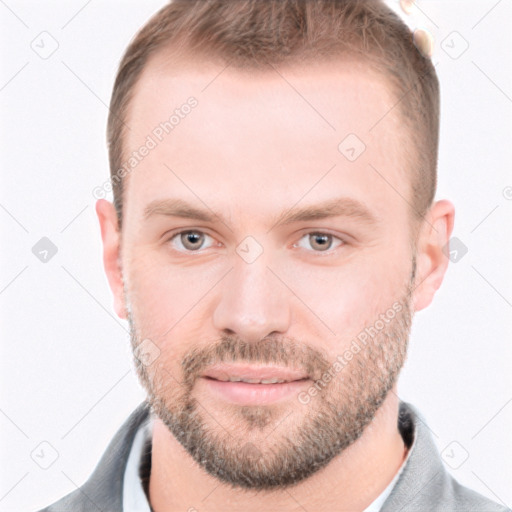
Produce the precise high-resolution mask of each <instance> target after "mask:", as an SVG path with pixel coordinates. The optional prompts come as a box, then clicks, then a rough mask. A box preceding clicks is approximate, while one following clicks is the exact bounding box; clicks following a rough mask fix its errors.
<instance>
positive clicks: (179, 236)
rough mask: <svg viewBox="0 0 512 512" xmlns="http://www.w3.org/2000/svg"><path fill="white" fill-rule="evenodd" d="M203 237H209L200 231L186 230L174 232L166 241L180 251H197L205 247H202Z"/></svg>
mask: <svg viewBox="0 0 512 512" xmlns="http://www.w3.org/2000/svg"><path fill="white" fill-rule="evenodd" d="M205 238H211V237H210V236H209V235H207V234H206V233H203V232H202V231H197V230H188V231H180V232H179V233H176V234H175V235H173V236H172V237H171V238H169V240H168V242H170V243H171V244H173V245H175V247H174V248H175V249H176V250H178V251H180V252H197V251H198V250H200V249H204V248H205V247H203V243H204V241H205ZM174 241H175V244H174Z"/></svg>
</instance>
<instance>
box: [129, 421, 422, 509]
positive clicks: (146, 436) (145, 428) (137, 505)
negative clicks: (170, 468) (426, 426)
mask: <svg viewBox="0 0 512 512" xmlns="http://www.w3.org/2000/svg"><path fill="white" fill-rule="evenodd" d="M152 427H153V420H152V418H151V415H150V416H149V417H148V420H147V421H146V422H144V423H142V424H141V426H140V427H139V429H138V431H137V433H136V435H135V438H134V440H133V444H132V447H131V450H130V455H129V457H128V462H127V464H126V469H125V473H124V485H123V512H151V509H150V507H149V503H148V500H147V498H146V493H145V492H144V488H143V486H142V481H141V479H140V476H139V464H140V462H141V460H142V458H143V455H144V454H143V450H144V446H145V445H146V442H147V441H148V440H150V439H151V436H152V431H153V428H152ZM415 441H416V436H414V442H413V444H412V446H411V447H410V448H409V452H408V453H407V457H406V458H405V460H404V462H403V463H402V465H401V466H400V469H399V470H398V471H397V473H396V475H395V476H394V478H393V480H392V481H391V482H390V483H389V485H388V486H387V487H386V488H385V489H384V490H383V491H382V493H381V494H380V495H379V496H377V498H376V499H375V500H374V501H373V502H372V503H371V504H370V505H369V506H368V507H366V508H365V509H364V510H363V512H379V511H380V509H381V508H382V505H383V504H384V502H385V501H386V499H387V498H388V496H389V495H390V494H391V491H392V490H393V487H394V486H395V484H396V482H397V480H398V478H399V477H400V474H401V473H402V471H403V469H404V467H405V464H406V463H407V460H408V459H409V456H410V455H411V452H412V450H413V448H414V444H415Z"/></svg>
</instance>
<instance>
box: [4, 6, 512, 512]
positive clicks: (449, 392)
mask: <svg viewBox="0 0 512 512" xmlns="http://www.w3.org/2000/svg"><path fill="white" fill-rule="evenodd" d="M389 3H390V4H391V5H392V6H393V7H395V8H396V9H398V4H397V2H396V1H394V0H389ZM163 4H164V2H163V1H161V0H159V1H156V0H144V2H142V1H123V2H120V1H112V0H109V1H106V0H103V1H99V0H92V1H89V2H87V1H85V0H73V1H70V0H67V1H66V2H64V1H59V2H56V1H55V2H41V1H39V2H36V1H20V0H18V1H15V0H5V1H0V22H1V27H2V29H1V44H0V47H1V52H2V59H1V62H2V65H1V70H0V108H1V118H0V119H1V121H0V129H1V135H0V137H1V154H0V159H1V160H0V161H1V163H2V187H1V193H0V206H1V207H0V226H1V229H2V249H3V255H2V266H1V270H0V319H1V333H2V345H1V351H2V352H1V359H0V364H1V367H0V376H1V377H0V378H1V384H2V386H1V396H0V430H1V432H2V439H1V445H0V449H1V453H0V460H1V461H2V464H1V473H0V510H1V511H16V512H17V511H21V510H26V511H30V510H37V509H38V508H40V507H43V506H44V505H47V504H49V503H50V502H53V501H55V500H57V499H58V498H60V497H61V496H63V495H64V494H67V493H68V492H71V491H73V490H74V489H76V488H77V486H79V485H81V484H82V483H83V482H84V481H85V480H86V479H87V477H88V476H89V475H90V473H91V471H92V470H93V468H94V466H95V464H96V463H97V462H98V460H99V458H100V457H101V455H102V453H103V451H104V449H105V448H106V446H107V444H108V442H109V441H110V440H111V438H112V436H113V435H114V433H115V432H116V430H117V429H118V428H119V426H120V425H121V424H122V423H123V421H124V420H125V419H126V417H127V416H128V415H129V414H130V412H131V411H132V410H133V409H134V408H135V407H136V406H137V405H138V404H139V403H140V401H142V400H143V398H144V393H143V391H142V389H141V388H140V387H139V385H138V382H137V379H136V376H135V374H134V372H133V370H132V362H131V351H130V347H129V338H128V332H127V329H128V326H127V324H126V323H125V322H123V321H121V320H119V319H117V317H116V316H115V313H114V312H113V309H112V298H111V294H110V290H109V288H108V286H107V281H106V278H105V277H104V272H103V268H102V263H101V245H100V232H99V227H98V222H97V218H96V216H95V212H94V203H95V199H94V198H93V196H92V190H93V189H94V188H95V187H96V186H98V185H101V184H102V183H104V181H105V180H106V179H107V178H108V172H109V171H108V163H107V151H106V145H105V127H106V121H107V114H108V109H107V105H108V102H109V99H110V94H111V90H112V86H113V82H114V77H115V72H116V68H117V65H118V62H119V60H120V58H121V55H122V53H123V51H124V49H125V47H126V45H127V43H128V42H129V40H130V39H131V38H132V36H133V35H134V34H135V32H136V31H137V29H138V28H139V27H141V26H142V25H143V24H144V22H145V21H146V20H147V19H148V18H149V17H150V16H151V15H152V14H153V13H154V12H156V10H158V9H159V8H160V7H161V6H162V5H163ZM511 20H512V5H511V2H510V1H509V0H501V1H497V0H479V1H475V0H472V1H469V0H458V1H453V0H450V2H446V1H445V0H443V1H440V0H436V1H428V0H423V1H420V2H418V6H417V7H416V8H414V10H413V12H412V13H411V15H410V16H409V17H408V19H407V22H408V24H409V25H410V26H411V27H413V28H414V27H421V28H426V29H428V30H430V31H431V33H432V34H433V36H434V39H435V47H434V54H433V57H432V59H433V61H434V63H437V67H436V69H437V72H438V75H439V79H440V82H441V93H442V121H441V145H440V157H439V187H438V194H437V198H438V199H440V198H448V199H450V200H451V201H453V202H454V204H455V206H456V222H455V230H454V236H457V237H458V238H459V239H460V240H462V241H463V243H464V244H465V245H466V246H467V248H468V253H467V254H466V255H465V256H464V257H463V258H462V259H460V260H459V261H458V262H457V263H453V264H451V265H450V268H449V270H448V273H447V276H446V279H445V282H444V283H443V285H442V287H441V289H440V290H439V292H438V294H437V296H436V298H435V300H434V302H433V304H432V305H431V306H430V307H429V308H428V309H427V310H425V311H422V312H420V313H418V314H417V316H416V317H415V320H414V325H413V332H412V339H411V346H410V352H409V358H408V362H407V364H406V367H405V368H404V371H403V373H402V377H401V381H400V386H399V395H400V397H401V398H402V399H404V400H406V401H408V402H411V403H413V404H414V405H416V406H417V408H418V409H419V410H420V411H421V413H422V414H423V416H424V417H425V419H426V420H427V421H428V425H429V427H430V428H431V429H432V432H433V435H434V439H435V441H436V443H437V445H438V447H439V450H440V451H443V450H444V449H445V448H446V447H447V446H448V445H450V443H452V442H453V441H456V442H457V443H458V444H455V445H454V444H452V445H451V446H450V448H449V449H448V450H449V453H450V454H453V455H454V456H455V458H456V459H458V460H462V459H463V458H464V456H465V453H466V452H467V454H468V455H469V457H468V458H467V460H466V461H465V462H463V463H462V465H461V466H460V467H459V468H458V469H451V468H450V471H451V472H452V473H453V474H454V475H455V476H456V478H457V479H458V480H459V481H460V482H461V483H462V484H464V485H467V486H469V487H471V488H473V489H475V490H477V491H478V492H480V493H482V494H484V495H486V496H488V497H489V498H491V499H493V500H495V501H498V502H502V503H506V504H507V505H508V506H509V507H510V506H512V442H511V432H512V428H511V427H512V376H511V375H512V372H511V366H512V365H511V361H512V343H511V341H512V335H511V333H512V314H511V313H512V286H511V283H512V279H511V277H512V276H511V274H512V271H511V267H512V241H511V238H512V236H511V231H512V229H511V227H512V200H510V199H507V197H508V198H511V197H512V193H511V192H512V189H511V188H510V187H512V175H511V171H510V169H511V146H512V145H511V138H510V137H511V121H512V115H511V113H512V83H511V81H512V80H511V77H512V73H511V62H512V60H511V59H510V48H511V47H512V41H511V33H512V31H511ZM43 31H47V32H48V33H50V34H51V35H52V37H53V38H55V40H56V41H57V42H58V45H59V47H58V49H57V51H56V52H55V53H54V54H53V55H51V56H50V57H49V58H48V59H42V58H40V57H39V56H38V54H37V53H35V52H34V51H33V49H32V48H31V42H32V41H33V40H34V39H36V41H38V39H37V37H38V36H39V34H40V33H41V32H43ZM453 31H457V32H458V33H459V34H460V36H461V37H463V38H464V40H466V41H467V43H468V44H469V48H468V49H467V51H465V52H464V53H463V54H462V55H460V57H458V58H452V57H453V56H454V55H455V54H457V53H458V52H460V50H461V49H462V48H463V46H462V45H463V44H464V42H463V41H462V39H460V38H459V37H458V36H457V35H456V34H455V35H454V34H453ZM44 37H48V36H44ZM443 41H445V42H444V43H443ZM46 44H47V46H46V48H48V45H49V44H50V41H49V40H47V43H46ZM450 47H451V48H450ZM443 48H444V49H443ZM445 50H446V51H445ZM447 52H451V53H452V56H450V55H448V53H447ZM507 187H509V188H507ZM504 191H505V192H504ZM507 191H508V192H509V194H508V195H507ZM44 236H46V237H48V238H50V239H51V240H52V242H53V243H54V244H55V245H56V246H57V247H58V253H57V254H56V255H55V256H54V257H53V258H52V259H51V260H50V261H49V262H47V263H42V262H41V261H39V260H38V259H37V258H36V257H35V256H34V254H33V253H32V247H33V246H34V245H35V244H36V242H38V241H39V240H40V239H41V238H42V237H44ZM43 441H46V442H48V443H49V444H50V445H51V446H52V447H53V449H54V450H56V452H57V453H58V458H57V460H56V461H55V462H54V463H53V464H52V465H51V466H50V467H49V468H48V469H42V468H41V467H39V465H37V464H36V462H34V460H33V459H32V458H31V454H32V456H33V457H34V453H40V450H41V447H39V448H37V447H38V446H39V444H40V443H41V442H43ZM43 448H44V449H43V451H44V453H45V457H46V458H47V462H48V460H49V459H48V457H51V454H52V450H51V449H50V448H48V446H47V445H43ZM452 448H453V449H454V450H455V451H454V452H453V453H452V452H451V451H450V450H451V449H452ZM34 450H36V451H35V452H34ZM38 450H39V452H38ZM447 460H448V459H447Z"/></svg>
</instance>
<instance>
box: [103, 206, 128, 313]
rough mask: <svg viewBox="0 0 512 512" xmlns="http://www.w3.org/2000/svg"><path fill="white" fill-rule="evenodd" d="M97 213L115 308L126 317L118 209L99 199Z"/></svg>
mask: <svg viewBox="0 0 512 512" xmlns="http://www.w3.org/2000/svg"><path fill="white" fill-rule="evenodd" d="M96 214H97V215H98V220H99V222H100V228H101V239H102V240H103V266H104V268H105V273H106V275H107V279H108V284H109V285H110V289H111V290H112V293H113V295H114V309H115V312H116V313H117V316H119V318H123V319H126V318H127V315H126V305H125V303H124V290H123V273H122V267H121V233H120V231H119V226H118V222H117V214H116V210H115V207H114V205H113V204H112V203H110V202H109V201H106V200H105V199H99V200H98V202H97V203H96Z"/></svg>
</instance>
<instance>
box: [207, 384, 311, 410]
mask: <svg viewBox="0 0 512 512" xmlns="http://www.w3.org/2000/svg"><path fill="white" fill-rule="evenodd" d="M201 381H202V382H203V383H204V384H205V385H206V386H207V388H208V390H209V391H210V392H212V393H214V394H215V395H217V396H219V397H220V398H222V399H223V400H227V401H229V402H233V403H236V404H240V405H264V404H271V403H274V402H278V401H280V400H284V399H287V398H290V397H293V396H297V394H298V393H299V392H300V390H301V389H302V388H303V387H304V386H305V385H306V384H307V383H308V382H309V379H303V380H294V381H292V382H282V383H279V384H250V383H249V382H230V381H227V382H224V381H221V380H215V379H211V378H208V377H201Z"/></svg>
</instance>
